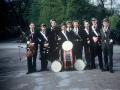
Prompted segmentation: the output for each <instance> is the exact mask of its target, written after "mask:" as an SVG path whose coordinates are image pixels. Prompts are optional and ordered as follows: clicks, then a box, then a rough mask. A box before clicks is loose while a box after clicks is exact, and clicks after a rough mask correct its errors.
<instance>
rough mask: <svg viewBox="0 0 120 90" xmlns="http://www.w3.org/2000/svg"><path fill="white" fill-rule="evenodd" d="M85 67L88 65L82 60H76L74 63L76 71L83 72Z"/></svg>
mask: <svg viewBox="0 0 120 90" xmlns="http://www.w3.org/2000/svg"><path fill="white" fill-rule="evenodd" d="M85 66H86V65H85V63H84V62H83V60H82V59H78V60H76V61H75V63H74V67H75V69H76V70H78V71H81V70H83V69H84V68H85Z"/></svg>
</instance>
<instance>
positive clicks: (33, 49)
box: [25, 23, 38, 74]
mask: <svg viewBox="0 0 120 90" xmlns="http://www.w3.org/2000/svg"><path fill="white" fill-rule="evenodd" d="M29 28H30V30H28V31H27V32H26V33H25V35H26V39H27V54H26V56H27V66H28V72H27V73H26V74H29V73H32V72H36V71H37V70H36V58H37V50H38V39H37V37H38V31H37V30H35V24H34V23H30V24H29Z"/></svg>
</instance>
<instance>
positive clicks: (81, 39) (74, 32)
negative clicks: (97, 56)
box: [73, 30, 82, 40]
mask: <svg viewBox="0 0 120 90" xmlns="http://www.w3.org/2000/svg"><path fill="white" fill-rule="evenodd" d="M73 32H74V33H75V34H76V35H77V36H78V37H79V38H80V39H81V40H82V38H81V37H80V35H79V34H78V33H77V32H76V31H75V30H73Z"/></svg>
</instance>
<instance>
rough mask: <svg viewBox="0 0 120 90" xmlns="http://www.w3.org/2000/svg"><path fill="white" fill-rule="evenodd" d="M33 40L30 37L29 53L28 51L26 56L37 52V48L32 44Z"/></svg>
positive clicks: (28, 42)
mask: <svg viewBox="0 0 120 90" xmlns="http://www.w3.org/2000/svg"><path fill="white" fill-rule="evenodd" d="M32 43H33V42H32V40H31V39H30V41H27V53H26V57H28V58H29V57H32V56H33V55H34V53H35V50H36V48H35V47H34V45H31V44H32Z"/></svg>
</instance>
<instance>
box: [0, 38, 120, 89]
mask: <svg viewBox="0 0 120 90" xmlns="http://www.w3.org/2000/svg"><path fill="white" fill-rule="evenodd" d="M18 45H19V42H18V40H17V39H13V40H6V41H1V42H0V90H120V46H118V45H114V55H113V62H114V67H113V68H114V71H115V73H110V72H109V71H106V72H101V71H100V69H99V66H98V60H97V58H96V65H97V69H94V70H84V71H76V70H74V71H63V72H58V73H55V72H53V71H52V70H51V68H50V65H51V63H50V62H49V64H48V68H49V69H50V71H45V72H36V73H32V74H28V75H26V72H27V62H26V57H25V53H26V50H25V49H21V53H20V54H21V56H22V60H21V61H20V60H19V48H18ZM22 46H25V45H24V44H22ZM38 58H39V55H38ZM38 58H37V70H39V69H40V60H39V59H38ZM83 59H84V54H83Z"/></svg>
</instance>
